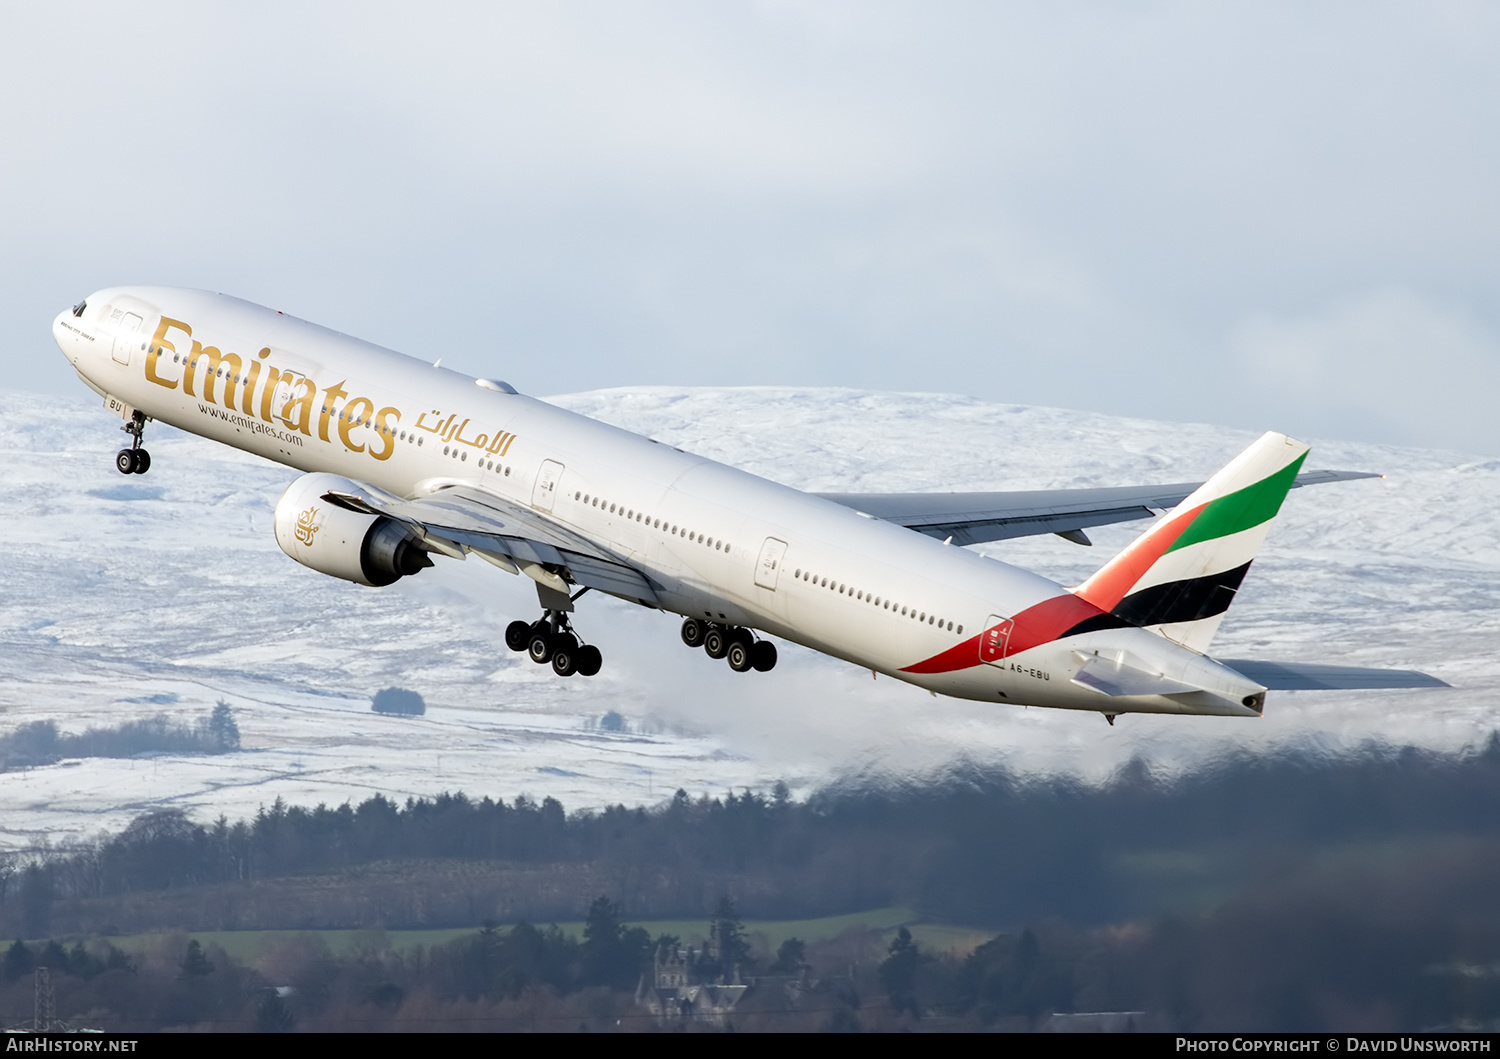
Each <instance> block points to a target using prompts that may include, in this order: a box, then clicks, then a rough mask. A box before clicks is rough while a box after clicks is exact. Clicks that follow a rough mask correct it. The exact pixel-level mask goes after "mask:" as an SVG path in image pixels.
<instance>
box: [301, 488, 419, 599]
mask: <svg viewBox="0 0 1500 1059" xmlns="http://www.w3.org/2000/svg"><path fill="white" fill-rule="evenodd" d="M357 488H358V487H357V486H356V485H355V483H354V482H352V481H350V480H349V479H348V478H344V477H341V476H340V475H337V474H322V473H318V474H304V475H303V476H302V477H301V478H298V479H297V480H296V481H294V482H293V483H292V484H291V485H289V486H287V490H286V492H284V493H282V494H281V499H280V500H279V501H277V503H276V543H277V544H279V545H281V550H282V551H284V552H286V553H287V554H288V555H290V556H291V557H292V558H293V559H295V560H297V561H298V562H299V563H301V564H302V565H303V566H306V567H309V568H310V569H313V570H316V571H318V572H319V573H320V574H328V575H329V576H330V577H339V578H343V579H344V580H345V581H353V582H355V583H356V584H360V585H371V586H373V587H377V588H378V587H380V586H383V585H389V584H394V583H395V582H396V581H399V580H400V579H401V578H403V577H406V576H409V575H411V574H414V573H416V572H417V571H419V570H422V569H425V568H426V567H429V566H431V565H432V560H431V559H430V558H428V556H427V553H426V552H425V551H424V550H423V549H422V546H421V544H420V543H419V542H418V541H417V538H416V536H415V535H414V534H413V533H412V532H411V530H409V529H408V528H407V527H406V526H404V525H402V524H401V523H399V522H397V521H395V520H394V519H389V518H385V517H384V516H382V515H369V514H365V513H364V512H362V511H351V510H349V509H348V508H346V507H342V506H340V505H338V504H335V503H332V502H330V501H328V500H325V499H323V497H324V496H325V494H327V493H328V492H329V491H330V490H335V491H355V490H357Z"/></svg>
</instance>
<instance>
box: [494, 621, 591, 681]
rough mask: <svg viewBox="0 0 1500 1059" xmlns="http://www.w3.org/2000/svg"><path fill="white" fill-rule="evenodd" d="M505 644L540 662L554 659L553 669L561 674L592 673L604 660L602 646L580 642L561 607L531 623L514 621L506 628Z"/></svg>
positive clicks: (565, 675)
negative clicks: (600, 650)
mask: <svg viewBox="0 0 1500 1059" xmlns="http://www.w3.org/2000/svg"><path fill="white" fill-rule="evenodd" d="M505 646H506V647H509V648H510V649H511V650H512V651H525V652H526V656H527V657H528V658H530V659H531V660H532V661H533V662H535V663H536V664H537V665H546V664H547V663H549V662H550V663H552V671H553V672H554V673H556V674H557V675H558V676H560V677H570V676H572V675H573V674H574V673H577V674H579V675H580V676H585V677H591V676H593V675H594V674H595V673H598V672H599V668H600V666H602V665H603V664H604V656H603V655H601V654H600V653H599V648H597V647H594V646H593V645H591V644H585V643H580V642H579V640H578V636H577V634H576V633H574V632H573V626H572V624H571V623H570V622H569V621H568V616H567V614H565V613H563V612H562V611H560V610H549V611H547V612H546V613H545V614H543V615H542V617H541V618H540V619H538V620H537V621H534V622H530V623H527V622H524V621H513V622H511V623H510V624H509V625H508V626H506V628H505Z"/></svg>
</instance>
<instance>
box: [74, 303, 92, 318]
mask: <svg viewBox="0 0 1500 1059" xmlns="http://www.w3.org/2000/svg"><path fill="white" fill-rule="evenodd" d="M88 307H89V303H88V302H87V301H81V302H79V303H78V304H77V305H75V306H73V315H74V316H82V315H83V310H85V309H87V308H88Z"/></svg>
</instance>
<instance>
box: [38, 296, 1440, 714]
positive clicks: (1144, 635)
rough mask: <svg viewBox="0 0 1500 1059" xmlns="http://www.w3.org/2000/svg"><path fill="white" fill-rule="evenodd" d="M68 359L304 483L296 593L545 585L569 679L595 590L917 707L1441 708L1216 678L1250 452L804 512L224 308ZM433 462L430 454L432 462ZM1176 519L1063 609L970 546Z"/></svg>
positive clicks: (518, 642)
mask: <svg viewBox="0 0 1500 1059" xmlns="http://www.w3.org/2000/svg"><path fill="white" fill-rule="evenodd" d="M53 334H54V336H55V337H56V340H57V344H58V346H59V347H60V348H61V349H62V351H63V353H64V354H65V355H66V356H67V358H68V359H69V360H70V361H71V362H72V363H73V365H74V367H75V368H76V369H77V371H78V374H79V376H80V377H81V378H82V379H83V381H84V382H85V383H86V384H87V385H88V386H89V387H90V388H91V389H93V390H94V391H95V392H97V393H99V394H100V395H102V396H103V397H104V399H105V404H106V406H107V407H108V408H110V409H111V410H112V411H114V412H116V413H117V414H119V415H120V416H121V417H122V418H123V419H124V420H125V425H124V427H123V429H124V430H125V431H127V432H128V433H129V434H130V435H131V437H132V444H131V447H130V448H127V449H123V450H121V451H120V453H119V454H118V456H117V458H116V465H117V466H118V467H119V469H120V470H121V471H122V472H125V473H127V474H128V473H144V472H145V471H146V470H147V468H149V467H150V464H151V459H150V456H149V455H148V454H147V452H146V450H145V449H144V448H142V447H141V442H142V438H143V433H144V429H145V426H146V424H147V423H148V422H149V421H150V420H153V419H155V420H160V421H162V422H164V423H170V424H172V425H173V426H176V427H179V428H180V429H182V430H186V431H189V432H190V433H194V434H198V435H200V436H202V437H206V438H210V439H212V440H214V441H219V442H223V443H224V444H227V445H232V446H234V447H236V448H240V449H244V450H246V451H248V452H253V453H256V454H257V455H260V456H264V457H266V458H267V459H270V460H274V461H276V462H278V463H283V464H286V465H288V466H290V467H295V468H297V469H298V470H301V471H304V472H307V473H305V474H303V475H302V476H301V477H299V478H297V479H296V480H295V481H293V482H292V484H291V485H290V486H289V487H288V488H287V490H286V492H285V493H284V494H283V495H282V497H281V500H280V502H279V503H278V504H277V506H276V517H275V526H276V539H277V542H278V543H279V544H280V545H281V547H282V549H283V550H284V551H285V552H286V553H287V554H288V555H290V556H291V557H292V558H293V559H295V560H297V561H298V562H299V563H302V564H303V565H304V566H308V567H311V568H312V569H314V570H317V571H320V572H322V573H325V574H330V575H332V576H334V577H340V578H344V579H345V580H348V581H353V582H356V583H359V584H362V585H371V586H382V585H389V584H391V583H392V582H394V581H396V580H397V579H398V578H401V577H405V576H409V575H412V574H416V573H418V572H420V571H421V570H422V569H424V568H425V567H429V566H431V565H432V559H431V556H432V555H440V556H448V557H451V558H454V559H463V558H465V557H466V556H467V555H471V554H472V555H476V556H478V557H480V558H481V559H484V560H486V561H487V562H490V563H493V564H494V565H495V566H498V567H500V568H502V569H504V570H508V571H510V572H512V573H519V574H525V575H526V576H528V577H530V578H532V579H533V580H534V581H535V582H536V586H537V595H538V597H539V601H540V605H541V608H542V611H543V614H542V617H541V618H540V619H539V620H537V621H534V622H525V621H516V622H513V623H511V625H510V626H509V628H507V630H506V634H505V639H506V643H507V645H508V646H509V647H510V648H512V649H513V650H517V651H526V652H527V653H528V654H529V655H530V657H531V658H532V659H533V660H534V661H536V662H538V663H543V664H545V663H550V664H551V666H552V668H553V669H554V670H555V671H556V672H557V673H558V674H559V675H561V676H569V675H571V674H573V673H575V672H576V673H580V674H583V675H593V674H594V673H596V672H598V670H599V667H600V664H601V658H600V654H599V651H598V649H597V648H595V647H592V646H589V645H587V644H584V643H581V642H580V640H579V638H578V635H577V633H576V632H575V631H574V629H573V626H572V622H571V620H570V617H569V615H570V614H571V613H573V612H574V604H575V602H576V601H577V599H578V597H579V596H581V595H582V594H583V593H584V592H586V591H588V590H590V589H594V590H597V591H600V592H605V593H608V594H610V595H614V596H618V597H620V598H622V599H626V600H630V601H632V602H634V603H638V604H641V605H643V606H646V607H653V608H658V609H661V610H665V611H671V612H674V613H676V614H680V615H682V616H683V617H684V621H683V624H682V639H683V641H684V642H685V643H687V644H688V645H689V646H691V647H700V646H701V647H702V648H703V649H704V650H705V651H706V652H707V653H708V655H709V656H710V657H713V658H726V659H727V660H728V663H729V666H730V667H731V668H732V669H734V670H736V671H739V672H745V671H747V670H752V669H754V670H761V671H765V670H769V669H771V668H772V667H773V666H774V665H775V664H776V648H775V645H774V644H773V643H772V642H771V641H770V640H766V639H761V638H759V637H758V636H757V635H756V633H757V632H760V633H768V634H771V635H773V636H778V637H782V638H784V639H787V640H792V641H794V642H796V643H800V644H803V645H805V646H807V647H811V648H813V649H815V650H818V651H822V652H825V653H827V654H830V655H834V656H836V657H838V658H842V659H845V660H847V661H849V662H852V663H855V664H856V665H859V666H862V667H865V668H869V669H871V670H872V671H877V672H880V673H886V674H888V675H890V676H892V677H896V678H898V679H900V680H904V681H907V682H909V683H911V684H915V685H918V686H920V687H923V688H927V689H929V690H930V691H932V692H934V693H940V694H944V695H953V696H958V697H962V698H968V699H978V700H983V701H987V702H999V703H1013V704H1027V705H1032V706H1053V707H1061V708H1064V709H1076V710H1092V711H1096V712H1099V713H1102V714H1104V716H1105V717H1106V718H1107V719H1108V720H1109V721H1110V723H1111V724H1113V723H1114V719H1115V717H1116V716H1117V715H1118V714H1122V713H1135V712H1140V713H1174V714H1219V715H1227V716H1257V715H1259V714H1260V713H1261V711H1262V708H1263V705H1264V701H1265V693H1266V691H1267V689H1286V690H1290V689H1299V688H1370V687H1418V686H1443V685H1442V682H1441V681H1438V680H1435V679H1433V678H1431V677H1427V676H1425V675H1423V674H1420V673H1414V672H1408V671H1394V670H1371V669H1356V668H1350V667H1342V666H1309V665H1290V664H1286V665H1283V664H1276V663H1266V662H1256V661H1247V660H1215V659H1213V658H1210V657H1208V656H1207V654H1205V652H1206V650H1207V649H1208V646H1209V642H1210V640H1211V639H1212V637H1213V634H1214V632H1215V630H1216V629H1217V627H1218V624H1219V621H1220V619H1221V618H1222V617H1223V615H1224V612H1225V610H1226V609H1227V608H1228V606H1229V604H1230V602H1231V601H1232V600H1233V598H1234V594H1235V591H1236V590H1237V589H1238V587H1239V585H1240V582H1241V580H1242V579H1243V577H1244V575H1245V572H1246V570H1247V569H1248V568H1249V565H1250V562H1251V560H1252V559H1253V558H1254V557H1255V555H1256V553H1257V551H1258V550H1259V548H1260V545H1261V542H1262V541H1263V540H1264V538H1265V535H1266V531H1267V529H1268V528H1269V527H1270V524H1271V521H1272V520H1273V519H1274V518H1275V516H1276V514H1277V512H1278V511H1279V510H1280V507H1281V503H1282V500H1283V498H1284V497H1285V496H1286V493H1287V491H1288V490H1289V489H1290V488H1293V487H1295V486H1297V485H1303V484H1309V483H1317V482H1331V481H1339V480H1344V479H1350V478H1362V477H1371V476H1370V475H1364V474H1358V473H1349V472H1330V471H1319V472H1310V473H1303V474H1300V475H1299V473H1298V472H1299V470H1300V468H1301V466H1302V462H1303V459H1304V458H1305V456H1306V455H1307V451H1308V448H1307V446H1306V445H1303V444H1301V443H1299V442H1296V441H1293V440H1292V439H1291V438H1288V437H1285V436H1284V435H1281V434H1266V435H1265V436H1264V437H1262V438H1261V439H1260V440H1259V441H1257V442H1255V444H1253V445H1251V446H1250V448H1249V449H1247V450H1246V451H1245V452H1243V453H1242V454H1241V455H1240V456H1239V457H1238V458H1236V459H1235V460H1234V461H1233V462H1231V463H1230V464H1229V465H1228V466H1226V467H1225V468H1224V469H1223V470H1221V471H1220V472H1219V473H1218V474H1216V475H1214V476H1213V477H1212V478H1210V479H1209V480H1208V481H1207V482H1205V483H1203V484H1202V485H1197V484H1194V483H1189V484H1183V485H1166V486H1148V487H1139V488H1137V487H1131V488H1109V489H1081V490H1080V489H1072V490H1061V491H1044V492H1013V493H1004V492H1001V493H970V494H960V493H933V494H893V495H870V494H861V495H852V494H845V495H838V494H821V495H813V494H808V493H803V492H799V491H797V490H795V489H791V488H788V487H786V486H782V485H777V484H775V483H773V482H769V481H766V480H765V479H763V478H757V477H755V476H754V475H751V474H747V473H745V472H744V471H739V470H735V469H734V468H732V467H725V466H723V465H721V464H718V463H714V462H713V461H712V460H707V459H704V458H702V457H700V456H694V455H692V454H690V453H686V452H682V451H680V450H678V449H675V448H672V447H671V446H669V445H663V444H659V443H657V442H655V441H653V440H651V439H649V438H645V437H641V436H639V435H636V434H632V433H629V432H628V431H625V430H620V429H617V428H615V427H611V426H606V425H605V424H603V423H599V422H596V421H594V420H591V419H588V418H585V417H583V416H579V415H575V414H573V413H571V412H565V411H563V410H561V409H559V408H556V407H553V406H552V405H549V404H546V403H544V402H542V401H538V400H535V399H533V398H530V397H526V396H523V395H521V394H518V393H517V392H516V391H515V390H513V389H512V388H511V387H510V386H508V385H506V384H505V383H503V382H497V381H492V380H489V379H473V378H470V377H468V376H466V375H462V374H459V373H458V372H455V371H452V370H450V369H446V368H443V367H441V366H440V365H441V361H439V362H438V363H437V364H431V365H429V364H426V363H424V362H421V361H418V360H414V359H413V358H411V357H406V356H403V355H401V354H399V353H395V352H392V351H391V350H388V349H382V348H381V347H379V346H374V345H371V344H369V343H367V342H362V341H359V340H358V339H354V338H350V337H348V336H345V335H342V334H338V333H336V332H333V331H329V330H326V329H324V328H321V327H318V326H315V325H313V324H310V323H307V322H305V321H302V320H299V319H296V318H295V317H291V316H287V315H284V314H282V313H280V312H276V311H274V310H271V309H266V308H262V307H261V306H257V305H252V304H250V303H248V302H244V301H241V300H239V299H237V298H231V297H228V296H226V295H222V294H212V293H208V292H204V291H194V290H180V289H174V288H164V287H116V288H110V289H107V290H102V291H99V292H97V293H95V294H92V295H90V296H89V297H88V298H87V299H86V300H85V301H82V302H79V303H78V305H77V306H75V307H74V308H73V309H72V310H68V311H64V312H62V313H60V314H59V315H58V317H57V319H56V321H55V322H54V323H53ZM429 442H430V444H429ZM1166 508H1171V510H1170V512H1169V513H1168V514H1166V516H1165V517H1163V518H1161V519H1160V520H1159V521H1158V522H1156V523H1155V524H1154V525H1153V526H1152V527H1151V529H1149V530H1148V531H1147V532H1146V533H1145V534H1144V535H1142V536H1141V537H1140V538H1139V539H1137V540H1136V541H1135V542H1134V543H1133V544H1131V545H1130V546H1129V547H1128V548H1126V549H1125V550H1124V551H1123V552H1121V553H1120V554H1119V555H1118V556H1116V557H1115V558H1113V559H1111V560H1110V561H1109V562H1108V563H1106V564H1105V565H1104V566H1103V567H1102V568H1101V569H1100V570H1099V571H1098V573H1096V574H1094V575H1093V576H1092V577H1090V578H1089V579H1088V580H1087V581H1085V582H1084V583H1083V584H1081V585H1079V586H1077V587H1076V588H1072V589H1068V588H1065V587H1063V586H1062V585H1060V584H1057V583H1055V582H1053V581H1050V580H1048V579H1047V578H1044V577H1041V576H1039V575H1037V574H1033V573H1029V572H1026V571H1024V570H1020V569H1017V568H1016V567H1013V566H1008V565H1006V564H1005V563H1001V562H997V561H995V560H993V559H988V558H985V557H982V556H979V555H977V554H975V553H973V552H970V551H967V550H965V549H964V547H962V546H963V545H968V544H975V543H979V542H982V541H993V540H1000V539H1004V538H1009V537H1018V536H1025V535H1028V534H1039V533H1057V534H1059V535H1061V536H1063V537H1066V538H1068V539H1069V540H1072V541H1075V542H1077V543H1080V544H1088V543H1089V541H1088V538H1087V537H1086V536H1084V534H1083V530H1084V529H1085V528H1086V527H1089V526H1097V525H1104V524H1106V523H1113V522H1121V521H1126V520H1130V519H1139V518H1145V517H1148V516H1150V515H1151V514H1153V510H1155V511H1160V510H1161V509H1166Z"/></svg>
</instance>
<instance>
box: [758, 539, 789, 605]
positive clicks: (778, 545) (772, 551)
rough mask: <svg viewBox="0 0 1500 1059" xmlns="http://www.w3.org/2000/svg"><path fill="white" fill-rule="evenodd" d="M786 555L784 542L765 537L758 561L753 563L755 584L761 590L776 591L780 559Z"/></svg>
mask: <svg viewBox="0 0 1500 1059" xmlns="http://www.w3.org/2000/svg"><path fill="white" fill-rule="evenodd" d="M784 555H786V541H779V540H777V539H776V538H775V537H767V538H766V543H764V544H762V545H761V546H760V559H759V560H757V561H756V563H755V583H756V584H757V585H759V586H760V587H761V588H769V589H770V590H771V591H772V592H775V591H776V578H777V577H778V576H779V575H780V573H781V559H782V556H784Z"/></svg>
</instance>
